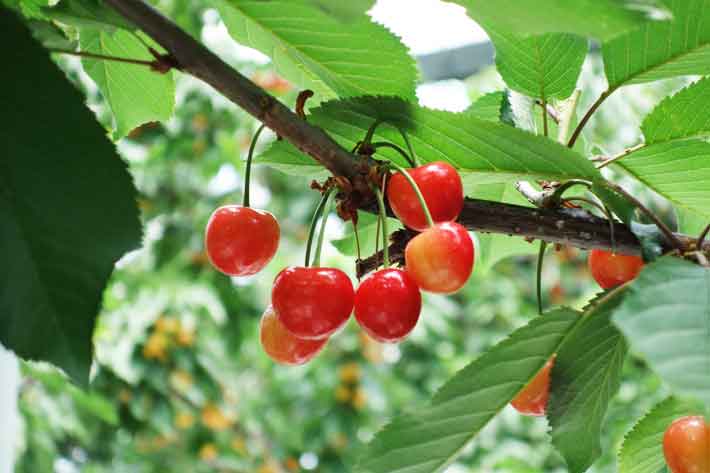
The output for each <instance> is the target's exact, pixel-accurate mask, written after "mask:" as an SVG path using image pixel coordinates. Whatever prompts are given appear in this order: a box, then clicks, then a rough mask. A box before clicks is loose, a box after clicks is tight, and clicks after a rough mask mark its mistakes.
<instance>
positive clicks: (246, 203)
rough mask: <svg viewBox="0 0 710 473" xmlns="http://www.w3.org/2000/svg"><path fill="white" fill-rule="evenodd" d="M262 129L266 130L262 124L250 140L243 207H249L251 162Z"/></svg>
mask: <svg viewBox="0 0 710 473" xmlns="http://www.w3.org/2000/svg"><path fill="white" fill-rule="evenodd" d="M264 128H266V125H263V124H262V125H261V126H260V127H259V128H257V130H256V132H255V133H254V136H253V137H252V139H251V143H250V144H249V153H247V164H246V171H245V172H244V196H243V197H242V205H243V206H244V207H249V189H250V188H251V161H252V158H253V157H254V149H255V148H256V141H257V140H258V139H259V135H261V132H262V131H264Z"/></svg>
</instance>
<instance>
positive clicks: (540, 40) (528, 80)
mask: <svg viewBox="0 0 710 473" xmlns="http://www.w3.org/2000/svg"><path fill="white" fill-rule="evenodd" d="M487 31H488V33H489V35H490V37H491V40H492V41H493V44H494V45H495V48H496V66H497V67H498V72H499V73H500V75H501V76H502V77H503V80H504V81H505V82H506V84H508V86H509V87H510V88H511V89H513V90H515V91H517V92H520V93H522V94H525V95H528V96H530V97H539V98H543V99H547V100H549V99H553V98H556V99H564V98H567V97H569V96H570V95H571V94H572V92H573V91H574V88H575V85H576V84H577V78H578V77H579V73H580V72H581V70H582V63H583V62H584V57H585V56H586V55H587V41H586V40H585V39H584V38H582V37H581V36H576V35H573V34H566V33H553V34H545V35H541V36H532V37H521V36H517V35H515V34H512V33H504V32H499V31H497V30H495V29H493V28H487Z"/></svg>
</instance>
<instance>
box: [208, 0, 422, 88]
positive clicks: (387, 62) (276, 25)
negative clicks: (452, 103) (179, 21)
mask: <svg viewBox="0 0 710 473" xmlns="http://www.w3.org/2000/svg"><path fill="white" fill-rule="evenodd" d="M311 3H312V0H311V1H308V0H288V1H284V0H274V1H268V2H264V1H255V0H217V2H216V3H215V6H216V7H217V9H218V10H219V12H220V14H221V15H222V19H223V20H224V22H225V24H226V25H227V29H228V30H229V33H230V34H231V35H232V37H233V38H234V39H235V40H236V41H238V42H240V43H242V44H244V45H246V46H250V47H252V48H255V49H258V50H259V51H261V52H262V53H264V54H266V55H267V56H269V57H270V58H271V59H272V60H273V62H274V65H275V67H276V70H277V71H278V72H279V73H280V74H281V75H283V76H284V77H285V78H286V79H288V80H290V81H292V82H293V83H295V84H296V85H297V86H298V87H301V88H307V89H313V90H314V91H315V92H316V93H317V94H319V95H320V98H321V99H323V98H325V99H328V98H335V97H349V96H356V95H365V94H372V93H376V94H383V95H397V96H400V97H404V98H410V99H413V98H414V97H415V93H414V91H415V85H416V80H417V69H416V65H415V63H414V60H413V59H412V58H411V57H410V56H409V55H408V53H407V49H406V48H405V47H404V45H402V43H401V42H400V41H399V40H398V39H397V37H395V36H394V35H393V34H392V33H390V32H389V31H388V30H387V29H386V28H385V27H384V26H381V25H378V24H376V23H373V22H371V21H370V20H369V19H368V18H366V17H363V18H362V19H359V20H357V21H353V22H342V21H339V20H337V19H335V18H333V17H331V16H329V15H328V14H326V13H324V12H323V11H321V10H320V9H318V8H315V7H314V6H313V5H311Z"/></svg>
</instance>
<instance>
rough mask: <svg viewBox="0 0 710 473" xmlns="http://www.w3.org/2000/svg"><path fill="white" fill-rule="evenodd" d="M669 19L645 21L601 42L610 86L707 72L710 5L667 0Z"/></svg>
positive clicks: (703, 1) (693, 0) (696, 0)
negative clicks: (670, 17)
mask: <svg viewBox="0 0 710 473" xmlns="http://www.w3.org/2000/svg"><path fill="white" fill-rule="evenodd" d="M668 4H669V5H670V6H671V10H672V12H673V20H672V21H663V22H653V23H648V24H646V25H644V26H643V27H641V28H640V29H638V30H635V31H632V32H630V33H627V34H625V35H623V36H620V37H618V38H615V39H613V40H611V41H609V42H607V43H604V44H603V45H602V55H603V57H604V69H605V71H606V77H607V79H608V81H609V86H610V87H611V88H612V89H613V88H616V87H619V86H621V85H624V84H639V83H642V82H650V81H655V80H659V79H667V78H669V77H677V76H683V75H695V74H708V73H710V4H708V1H707V0H668Z"/></svg>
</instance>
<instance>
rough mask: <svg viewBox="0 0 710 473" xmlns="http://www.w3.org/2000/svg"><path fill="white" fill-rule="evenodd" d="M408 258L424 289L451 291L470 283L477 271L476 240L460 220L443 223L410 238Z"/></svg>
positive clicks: (409, 267)
mask: <svg viewBox="0 0 710 473" xmlns="http://www.w3.org/2000/svg"><path fill="white" fill-rule="evenodd" d="M404 260H405V264H406V267H407V272H408V273H409V275H410V276H411V277H412V279H414V281H415V282H416V283H417V285H418V286H419V287H420V288H422V289H423V290H425V291H429V292H437V293H441V294H451V293H453V292H456V291H458V290H459V289H461V288H462V287H463V285H464V284H466V281H468V278H469V276H470V275H471V271H473V261H474V249H473V241H472V240H471V237H470V235H469V234H468V231H466V229H465V228H464V227H463V226H461V225H459V224H458V223H453V222H445V223H440V224H437V225H435V226H433V227H431V228H428V229H427V230H425V231H423V232H422V233H420V234H419V235H417V236H415V237H414V238H412V239H411V240H410V241H409V243H408V244H407V247H406V248H405V250H404Z"/></svg>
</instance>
